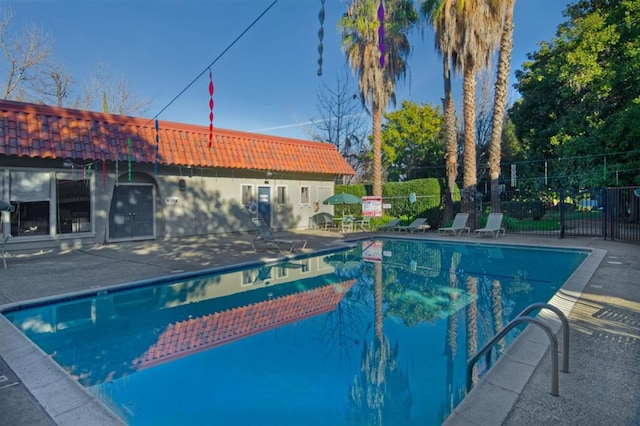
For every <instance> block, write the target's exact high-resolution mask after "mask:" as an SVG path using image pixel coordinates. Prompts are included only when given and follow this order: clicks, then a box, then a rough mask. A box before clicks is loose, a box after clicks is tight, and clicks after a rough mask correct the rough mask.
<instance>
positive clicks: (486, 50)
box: [423, 0, 507, 223]
mask: <svg viewBox="0 0 640 426" xmlns="http://www.w3.org/2000/svg"><path fill="white" fill-rule="evenodd" d="M505 1H507V0H426V1H425V2H424V3H423V11H425V12H427V13H426V14H425V16H427V17H429V16H432V18H431V21H432V22H437V23H438V25H440V26H442V28H441V30H440V32H439V33H438V37H439V38H442V39H443V40H442V41H438V44H439V46H441V47H440V48H442V47H446V50H444V51H443V56H444V57H445V59H446V56H447V55H449V56H450V58H451V65H452V66H453V70H454V71H455V72H456V73H458V74H459V73H462V76H463V83H462V85H463V119H464V157H463V163H464V177H463V186H464V197H463V209H464V210H465V211H468V212H469V213H470V216H471V221H472V223H475V221H476V217H475V216H476V215H475V209H474V204H475V203H474V199H475V192H476V184H477V167H476V135H475V129H476V127H475V122H476V110H475V103H476V74H477V73H478V71H480V70H482V69H484V68H487V67H488V66H489V64H490V63H491V56H492V54H493V51H494V49H495V47H496V46H497V44H498V41H499V38H500V33H501V29H502V16H503V14H504V2H505ZM446 66H448V64H447V65H446ZM446 66H445V68H446ZM445 84H446V80H445Z"/></svg>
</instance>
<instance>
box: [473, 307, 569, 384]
mask: <svg viewBox="0 0 640 426" xmlns="http://www.w3.org/2000/svg"><path fill="white" fill-rule="evenodd" d="M536 309H548V310H550V311H552V312H554V313H555V314H556V315H558V317H559V318H560V321H561V322H562V372H563V373H568V372H569V321H568V320H567V317H566V316H565V315H564V314H563V313H562V311H560V309H558V308H556V307H555V306H553V305H550V304H548V303H534V304H532V305H529V306H527V307H526V308H525V309H524V310H523V311H522V312H520V314H518V316H517V317H515V318H514V319H513V320H511V321H510V322H509V323H508V324H507V325H506V326H505V327H504V328H503V329H502V330H500V332H499V333H498V334H496V335H495V336H493V338H492V339H491V340H489V341H488V342H487V343H486V344H485V345H484V346H483V347H482V349H480V350H479V351H478V353H476V354H475V355H474V356H473V357H472V358H471V359H470V360H469V362H467V393H468V392H469V391H470V390H471V385H472V383H471V382H472V372H473V366H474V365H475V364H476V362H478V360H479V359H480V357H482V355H484V356H485V362H486V363H487V368H490V366H491V350H492V349H493V346H494V345H495V344H496V343H497V342H498V341H500V340H501V339H502V338H503V337H504V336H505V335H506V334H507V333H508V332H509V331H511V329H513V328H514V327H515V326H517V325H519V324H521V323H532V324H536V325H537V326H538V327H540V328H542V329H543V330H544V332H545V333H547V336H549V340H550V341H551V395H553V396H558V395H560V393H559V392H558V339H557V338H556V336H555V335H554V334H553V332H552V331H551V327H549V325H548V324H547V323H545V322H543V321H541V320H539V319H537V318H534V317H531V316H528V314H529V313H531V312H533V311H535V310H536Z"/></svg>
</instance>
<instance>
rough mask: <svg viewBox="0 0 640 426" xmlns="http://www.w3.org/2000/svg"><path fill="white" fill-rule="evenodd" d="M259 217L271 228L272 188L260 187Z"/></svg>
mask: <svg viewBox="0 0 640 426" xmlns="http://www.w3.org/2000/svg"><path fill="white" fill-rule="evenodd" d="M258 216H259V217H261V218H262V220H264V222H265V223H266V224H267V226H269V227H271V187H270V186H259V187H258Z"/></svg>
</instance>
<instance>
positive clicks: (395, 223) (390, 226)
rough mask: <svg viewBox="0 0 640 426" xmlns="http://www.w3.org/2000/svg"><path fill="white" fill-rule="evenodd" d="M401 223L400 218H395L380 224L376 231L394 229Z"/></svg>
mask: <svg viewBox="0 0 640 426" xmlns="http://www.w3.org/2000/svg"><path fill="white" fill-rule="evenodd" d="M399 223H400V219H398V218H393V219H391V220H390V221H389V222H387V223H385V224H384V225H380V226H378V228H377V229H376V231H392V230H393V228H395V227H396V226H398V224H399Z"/></svg>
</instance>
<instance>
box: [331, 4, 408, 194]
mask: <svg viewBox="0 0 640 426" xmlns="http://www.w3.org/2000/svg"><path fill="white" fill-rule="evenodd" d="M382 4H383V3H382V2H379V1H376V0H352V1H351V3H350V4H349V6H348V8H347V12H346V13H345V14H344V15H343V16H342V17H341V18H340V20H339V22H338V28H340V30H341V32H342V46H343V49H344V51H345V54H346V56H347V60H348V61H349V64H350V65H351V68H352V69H353V71H354V72H355V73H357V75H358V86H359V89H360V100H361V101H362V104H363V105H370V109H369V110H370V111H371V115H372V130H373V136H372V139H373V141H372V145H373V195H379V196H381V195H382V149H381V146H382V113H383V112H384V110H385V109H386V108H387V104H388V102H389V100H391V101H392V102H395V95H394V92H395V83H396V81H397V80H398V79H400V78H403V77H404V76H405V75H406V71H407V62H406V60H407V58H408V56H409V54H410V52H411V46H410V45H409V40H408V38H407V34H408V32H409V31H410V29H411V28H412V27H413V25H414V24H415V23H416V22H417V19H418V15H417V12H416V10H415V8H414V5H413V2H412V1H410V0H388V1H386V2H385V3H384V31H379V27H380V21H379V20H378V13H379V9H380V8H381V7H382ZM380 35H383V40H380ZM380 46H384V53H382V54H381V49H380ZM381 55H382V58H381Z"/></svg>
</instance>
